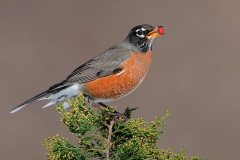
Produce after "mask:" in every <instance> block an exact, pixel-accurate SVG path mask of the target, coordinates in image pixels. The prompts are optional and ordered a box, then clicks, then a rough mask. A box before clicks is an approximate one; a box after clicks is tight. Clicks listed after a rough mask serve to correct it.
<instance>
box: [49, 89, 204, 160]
mask: <svg viewBox="0 0 240 160" xmlns="http://www.w3.org/2000/svg"><path fill="white" fill-rule="evenodd" d="M68 102H69V104H70V106H71V110H70V111H67V110H66V109H64V107H63V105H62V104H59V106H58V107H57V109H58V111H59V113H60V114H61V116H62V118H61V122H62V123H63V124H65V125H67V126H68V128H69V133H70V134H72V135H75V136H76V137H77V141H78V145H74V144H73V143H72V142H70V141H69V140H68V139H67V138H60V137H59V135H56V136H53V137H50V138H47V139H46V140H45V142H44V144H45V145H46V146H47V148H48V150H49V153H47V159H49V160H50V159H51V160H59V159H61V160H87V159H100V160H103V159H107V160H110V159H111V160H146V159H156V160H186V159H187V153H186V151H185V150H183V149H181V150H180V151H178V152H174V151H173V150H172V148H169V149H160V148H158V147H157V142H158V141H159V140H160V138H159V137H160V135H161V134H163V131H162V130H160V129H159V128H163V127H165V124H166V121H165V119H166V118H167V117H168V116H169V112H168V111H166V113H165V115H163V116H159V117H157V118H156V119H155V120H154V121H152V122H150V123H148V122H145V121H144V120H143V119H142V118H129V119H128V120H127V121H125V120H124V119H121V117H120V118H118V119H116V118H114V116H113V115H114V114H113V113H114V109H115V108H113V107H110V108H103V109H102V111H96V110H95V109H93V107H92V106H91V105H90V106H86V105H85V100H84V96H83V95H82V94H80V95H79V96H78V97H77V98H75V99H70V100H68ZM133 110H134V109H133ZM131 111H132V110H131V109H129V108H127V109H126V112H125V115H128V116H129V117H130V115H131V114H130V113H131ZM190 159H191V160H200V159H199V158H197V157H196V156H192V157H191V158H190Z"/></svg>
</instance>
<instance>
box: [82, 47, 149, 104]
mask: <svg viewBox="0 0 240 160" xmlns="http://www.w3.org/2000/svg"><path fill="white" fill-rule="evenodd" d="M151 61H152V53H151V52H147V53H145V54H142V53H135V52H133V53H132V54H131V55H130V57H129V59H128V60H126V61H125V62H123V64H122V68H123V71H124V72H123V73H122V74H120V73H116V74H113V75H109V76H106V77H102V78H98V79H96V80H93V81H90V82H87V83H86V84H85V87H84V92H85V93H86V94H88V95H89V96H91V97H93V98H94V99H111V100H114V99H119V98H122V97H123V96H125V95H127V94H129V93H131V92H132V91H133V90H134V89H135V88H137V86H138V85H139V84H140V83H141V82H142V80H143V78H144V77H145V75H146V74H147V71H148V69H149V67H150V65H151Z"/></svg>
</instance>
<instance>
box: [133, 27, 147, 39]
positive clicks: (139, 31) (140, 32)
mask: <svg viewBox="0 0 240 160" xmlns="http://www.w3.org/2000/svg"><path fill="white" fill-rule="evenodd" d="M135 32H136V35H137V36H138V37H140V38H144V37H145V35H144V33H143V31H142V29H137V30H136V31H135Z"/></svg>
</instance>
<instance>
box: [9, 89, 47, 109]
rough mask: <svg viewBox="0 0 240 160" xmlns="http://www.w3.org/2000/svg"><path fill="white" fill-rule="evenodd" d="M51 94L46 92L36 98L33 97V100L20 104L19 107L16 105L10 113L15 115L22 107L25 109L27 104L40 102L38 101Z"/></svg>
mask: <svg viewBox="0 0 240 160" xmlns="http://www.w3.org/2000/svg"><path fill="white" fill-rule="evenodd" d="M50 94H51V93H49V92H47V91H44V92H42V93H40V94H38V95H36V96H34V97H33V98H31V99H29V100H27V101H25V102H23V103H21V104H20V105H18V106H17V107H15V108H13V109H12V110H11V111H10V113H15V112H17V111H18V110H20V109H22V108H23V107H25V106H26V105H28V104H29V103H32V102H34V101H36V100H40V99H43V98H44V97H47V96H49V95H50Z"/></svg>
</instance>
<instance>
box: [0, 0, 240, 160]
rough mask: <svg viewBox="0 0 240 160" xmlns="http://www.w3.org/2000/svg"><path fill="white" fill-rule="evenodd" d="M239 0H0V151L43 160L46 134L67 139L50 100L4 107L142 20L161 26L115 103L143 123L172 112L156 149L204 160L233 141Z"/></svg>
mask: <svg viewBox="0 0 240 160" xmlns="http://www.w3.org/2000/svg"><path fill="white" fill-rule="evenodd" d="M239 6H240V2H239V1H233V0H232V1H225V0H215V1H209V0H201V1H192V0H181V1H158V0H152V1H151V0H149V1H146V0H135V1H128V0H124V1H110V0H108V1H106V0H105V1H101V2H100V1H87V0H85V1H83V0H71V1H67V0H51V1H49V0H38V1H31V0H22V1H18V0H0V75H1V78H0V82H1V83H0V90H1V92H0V100H1V101H0V127H1V134H0V135H1V136H0V159H6V160H14V159H18V160H32V159H34V160H42V159H46V156H45V154H46V149H45V147H44V146H42V144H41V143H42V142H43V140H44V139H45V138H47V137H49V136H53V135H55V134H56V133H59V134H60V136H61V137H62V136H64V137H70V138H71V136H69V135H68V130H67V128H66V127H65V126H64V125H62V124H61V123H60V122H59V117H60V116H59V114H58V113H57V111H56V110H55V108H54V107H49V108H47V109H41V106H43V104H45V103H46V102H37V103H34V104H32V105H30V106H28V107H26V108H25V109H24V110H21V111H19V112H17V113H16V114H9V111H10V110H11V109H12V108H13V107H15V106H16V105H18V104H19V103H21V102H23V101H25V100H27V99H28V98H31V97H32V96H34V95H36V94H37V93H39V92H41V91H43V90H45V89H47V88H48V87H50V86H51V85H53V84H54V83H56V82H59V81H60V80H63V79H64V78H66V76H67V75H68V74H69V73H70V72H71V71H73V70H74V69H75V68H76V67H78V66H79V65H81V64H82V63H84V62H85V61H87V60H89V59H91V58H93V57H94V56H96V55H98V54H99V53H100V52H102V51H104V50H105V49H107V48H109V47H111V46H112V45H114V44H116V43H118V42H120V41H121V40H123V39H124V38H125V37H126V36H127V34H128V32H129V30H130V29H131V28H132V27H134V26H136V25H138V24H142V23H149V24H152V25H154V26H157V25H163V26H164V27H165V30H166V34H165V35H164V36H161V37H159V38H157V39H156V40H155V43H154V45H153V51H154V59H153V64H152V67H151V69H150V71H149V73H148V76H147V77H146V79H145V81H144V82H143V83H142V85H140V87H139V88H138V89H137V90H135V92H133V93H132V94H131V95H129V96H128V97H126V98H124V99H121V100H119V101H116V102H114V103H111V104H114V105H117V106H119V107H118V110H119V111H123V109H124V108H125V106H131V107H139V109H138V110H137V111H136V112H134V117H143V118H144V119H145V120H146V121H151V120H153V119H154V117H156V116H158V115H162V114H163V113H164V110H165V109H169V110H170V111H171V112H172V114H171V116H170V117H169V118H168V119H167V128H165V129H164V131H165V132H164V135H163V136H162V137H161V138H162V140H161V142H160V143H159V146H160V147H163V148H168V147H170V146H172V148H173V149H174V150H178V149H180V148H185V149H186V150H187V151H188V154H189V155H192V154H194V155H198V156H199V157H202V158H208V159H210V160H226V159H237V157H239V156H238V151H239V146H240V139H239V135H240V119H239V117H240V116H239V114H240V98H239V92H240V85H239V81H240V72H239V71H240V64H239V61H240V30H239V29H240V18H239V15H240V9H239Z"/></svg>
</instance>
